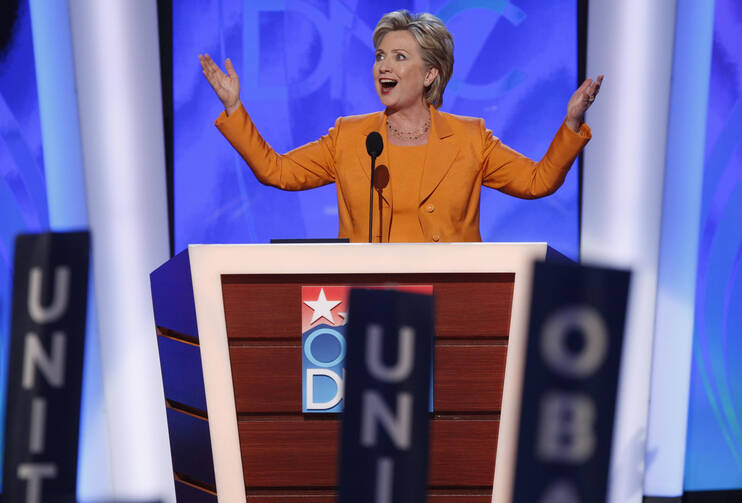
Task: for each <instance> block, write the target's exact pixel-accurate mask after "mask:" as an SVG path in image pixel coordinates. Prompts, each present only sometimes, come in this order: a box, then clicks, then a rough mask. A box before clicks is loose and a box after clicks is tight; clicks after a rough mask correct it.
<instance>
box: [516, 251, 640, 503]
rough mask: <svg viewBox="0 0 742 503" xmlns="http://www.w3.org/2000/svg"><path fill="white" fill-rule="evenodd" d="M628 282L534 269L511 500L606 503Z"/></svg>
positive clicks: (611, 273)
mask: <svg viewBox="0 0 742 503" xmlns="http://www.w3.org/2000/svg"><path fill="white" fill-rule="evenodd" d="M629 277H630V275H629V273H628V272H625V271H616V270H609V269H599V268H592V267H580V266H574V265H557V264H546V263H537V264H536V267H535V276H534V283H533V292H534V293H533V302H532V307H531V318H530V324H529V330H528V348H527V352H526V367H525V379H524V382H523V403H522V407H521V418H520V427H519V437H518V462H517V466H516V476H515V487H514V491H513V501H534V502H536V501H538V502H543V503H556V502H560V503H580V502H582V503H587V502H594V501H605V497H606V490H607V480H608V467H609V463H610V454H611V439H612V433H613V416H614V411H615V402H616V390H617V386H618V370H619V364H620V360H621V346H622V343H623V330H624V321H625V317H626V303H627V298H628V290H629Z"/></svg>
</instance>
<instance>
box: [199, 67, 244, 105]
mask: <svg viewBox="0 0 742 503" xmlns="http://www.w3.org/2000/svg"><path fill="white" fill-rule="evenodd" d="M198 59H199V60H200V61H201V69H202V70H203V73H204V75H205V76H206V80H208V81H209V84H211V87H212V88H213V89H214V92H215V93H216V95H217V96H218V97H219V100H220V101H221V102H222V105H224V109H225V110H226V111H227V114H228V115H229V114H231V113H232V112H234V111H235V110H237V108H239V106H240V79H239V77H237V72H235V71H234V66H232V61H231V60H230V59H229V58H227V60H226V61H225V62H224V67H225V68H226V69H227V73H224V72H223V71H221V69H220V68H219V66H218V65H217V64H216V63H214V60H212V59H211V57H210V56H209V55H208V54H199V56H198Z"/></svg>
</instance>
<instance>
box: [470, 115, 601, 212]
mask: <svg viewBox="0 0 742 503" xmlns="http://www.w3.org/2000/svg"><path fill="white" fill-rule="evenodd" d="M481 131H482V145H483V148H482V166H483V170H482V184H484V185H486V186H487V187H491V188H493V189H498V190H500V191H502V192H505V193H506V194H509V195H511V196H516V197H520V198H523V199H536V198H539V197H544V196H548V195H550V194H553V193H554V192H555V191H556V190H557V189H558V188H559V187H561V185H562V183H564V178H565V177H566V176H567V172H568V171H569V168H570V167H571V166H572V163H573V162H574V160H575V158H576V157H577V155H578V154H579V153H580V151H581V150H582V148H583V147H584V146H585V145H586V144H587V142H588V141H589V140H590V138H591V137H592V136H591V133H590V127H588V125H587V124H582V126H580V131H579V132H575V131H573V130H572V129H571V128H570V127H569V126H567V124H565V123H562V125H561V127H560V128H559V130H558V131H557V133H556V135H555V136H554V139H553V140H552V142H551V145H550V146H549V149H548V150H547V151H546V154H545V155H544V157H543V158H542V159H541V160H540V161H539V162H535V161H532V160H531V159H529V158H528V157H526V156H524V155H522V154H520V153H518V152H516V151H515V150H513V149H511V148H510V147H508V146H507V145H505V144H504V143H502V142H501V141H500V140H499V139H498V138H496V137H494V136H493V135H492V131H490V130H489V129H486V128H485V126H484V121H481Z"/></svg>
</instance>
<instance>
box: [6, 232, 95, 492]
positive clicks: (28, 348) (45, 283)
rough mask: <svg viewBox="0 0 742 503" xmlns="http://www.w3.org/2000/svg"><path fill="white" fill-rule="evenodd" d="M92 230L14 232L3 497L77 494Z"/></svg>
mask: <svg viewBox="0 0 742 503" xmlns="http://www.w3.org/2000/svg"><path fill="white" fill-rule="evenodd" d="M89 250H90V236H89V234H88V233H87V232H75V233H58V234H57V233H54V234H52V233H48V234H34V235H31V234H27V235H21V236H19V237H18V238H17V240H16V248H15V264H14V267H15V270H14V274H13V321H12V327H11V340H10V358H9V362H10V363H9V370H8V395H7V396H8V402H7V404H8V405H7V413H6V420H5V467H4V470H3V501H8V502H10V501H14V502H15V501H23V502H26V503H37V502H38V503H41V502H42V501H54V502H61V503H67V502H70V503H73V502H75V501H76V494H75V483H76V479H77V439H78V425H79V422H80V393H81V389H82V362H83V349H84V342H85V315H86V308H87V300H88V296H87V289H88V257H89Z"/></svg>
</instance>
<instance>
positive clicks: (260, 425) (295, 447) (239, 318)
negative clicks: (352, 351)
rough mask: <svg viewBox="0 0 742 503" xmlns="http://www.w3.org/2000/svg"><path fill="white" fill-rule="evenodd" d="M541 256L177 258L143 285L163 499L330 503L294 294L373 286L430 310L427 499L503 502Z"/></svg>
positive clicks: (324, 248)
mask: <svg viewBox="0 0 742 503" xmlns="http://www.w3.org/2000/svg"><path fill="white" fill-rule="evenodd" d="M546 255H547V246H546V244H543V243H533V244H530V243H529V244H507V243H506V244H493V243H466V244H463V243H461V244H459V243H456V244H434V245H431V244H373V245H366V244H350V245H348V244H312V245H297V244H286V245H196V246H190V247H189V248H188V250H186V251H184V252H183V253H181V254H179V255H177V256H176V257H174V258H173V259H171V260H170V261H168V262H167V263H166V264H164V265H163V266H161V267H160V268H158V269H157V270H156V271H154V272H153V273H152V275H151V281H152V297H153V302H154V312H155V323H156V326H157V335H158V337H157V339H158V346H159V349H160V362H161V366H162V374H163V385H164V390H165V399H166V404H167V417H168V428H169V433H170V443H171V454H172V460H173V470H174V474H175V485H176V494H177V497H178V501H179V502H181V501H186V502H190V501H193V502H202V501H203V502H212V501H220V502H233V501H234V502H244V501H246V500H247V501H249V502H250V503H268V502H276V503H278V502H280V503H293V502H319V503H324V502H327V503H329V502H332V501H334V500H335V487H336V485H337V472H338V466H337V452H338V440H339V433H340V432H339V427H340V422H339V416H338V415H336V414H302V389H301V386H302V375H301V373H302V371H301V368H302V366H301V315H300V313H301V304H302V302H301V290H302V286H303V285H308V286H310V285H311V286H319V285H323V286H332V285H359V286H369V285H380V284H411V285H432V286H433V293H434V295H435V299H436V300H435V305H436V308H435V317H436V340H435V356H434V396H435V398H434V412H433V414H432V420H431V448H430V456H431V459H430V475H429V477H430V482H429V484H430V490H429V500H430V501H433V502H436V503H446V502H451V503H469V502H471V503H474V502H477V503H479V502H482V503H484V502H490V501H493V502H506V501H509V500H510V496H511V492H512V479H513V470H514V456H515V446H516V443H517V424H518V411H519V407H520V404H519V395H520V389H521V383H522V365H523V361H524V352H525V333H526V326H525V323H526V317H527V311H528V310H527V303H528V301H529V299H530V284H531V270H532V263H533V261H534V260H539V259H540V260H543V259H545V258H546ZM493 481H494V483H493ZM493 485H494V491H493Z"/></svg>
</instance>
